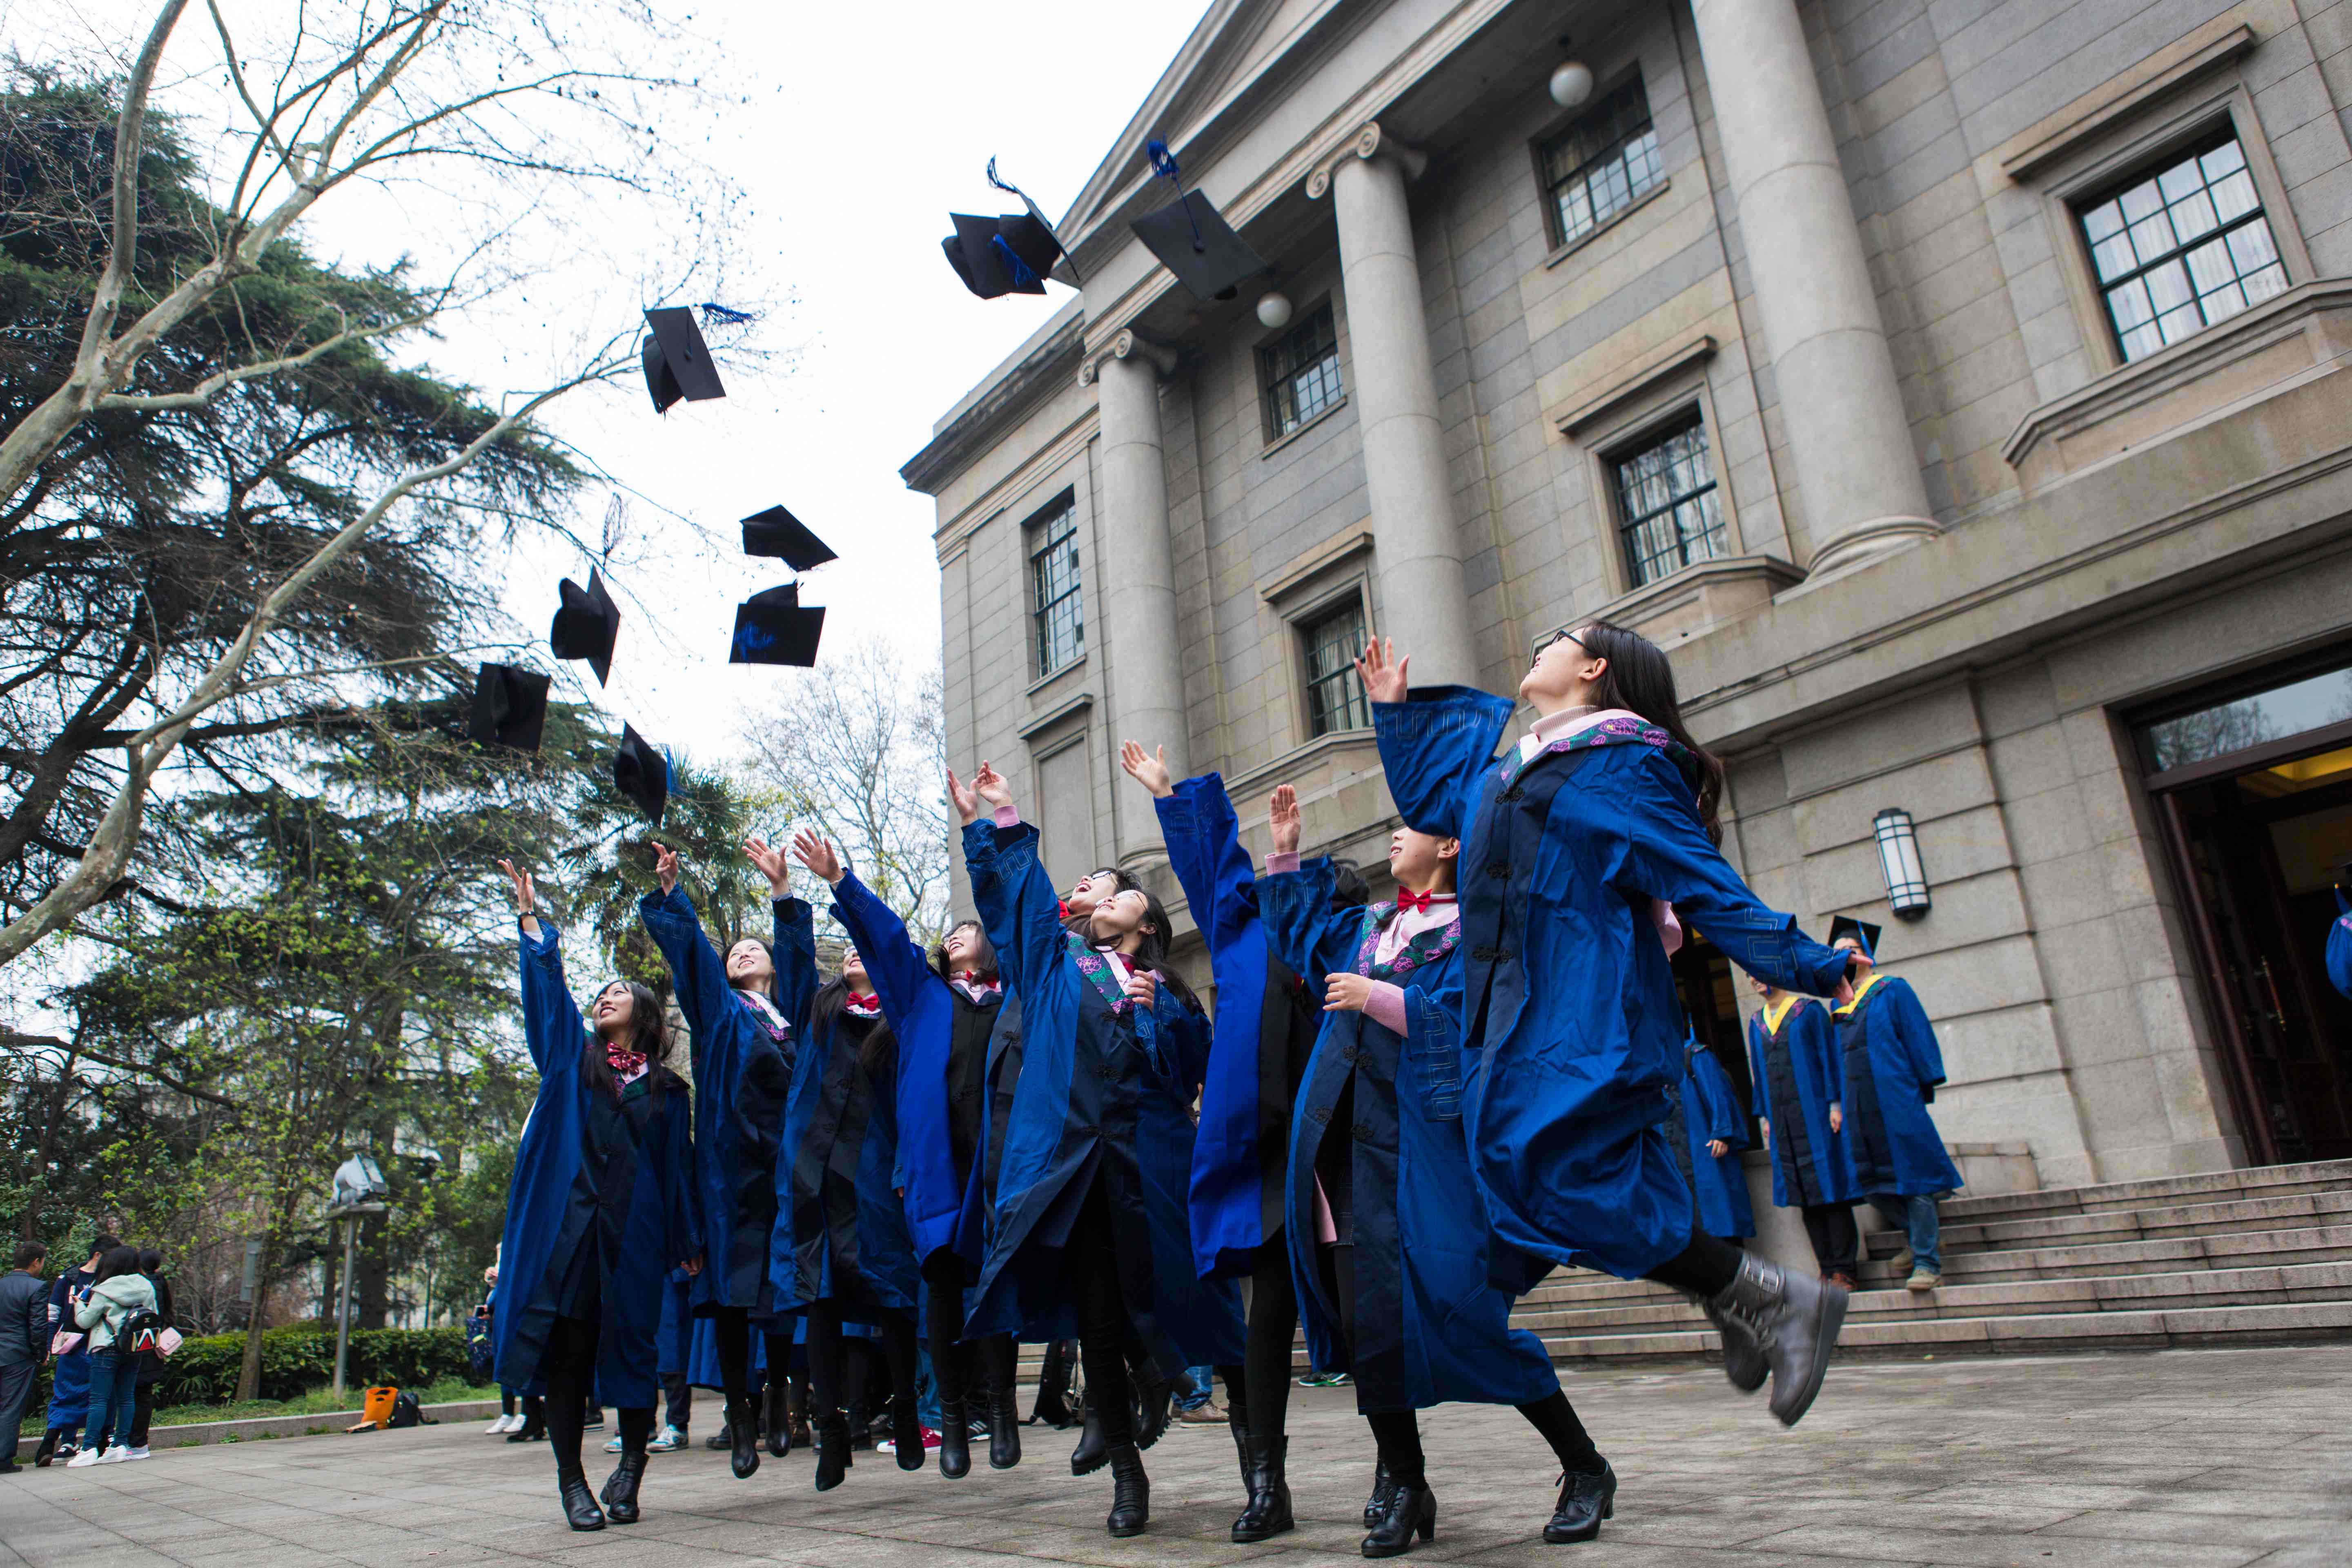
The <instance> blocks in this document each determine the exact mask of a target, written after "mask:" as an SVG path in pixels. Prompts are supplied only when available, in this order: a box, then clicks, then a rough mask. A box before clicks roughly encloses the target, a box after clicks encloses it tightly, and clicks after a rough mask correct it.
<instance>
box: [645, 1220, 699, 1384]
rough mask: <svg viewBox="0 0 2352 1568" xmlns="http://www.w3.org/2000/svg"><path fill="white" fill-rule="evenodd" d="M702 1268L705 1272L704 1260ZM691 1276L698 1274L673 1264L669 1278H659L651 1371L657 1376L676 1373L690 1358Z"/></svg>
mask: <svg viewBox="0 0 2352 1568" xmlns="http://www.w3.org/2000/svg"><path fill="white" fill-rule="evenodd" d="M708 1245H709V1244H708V1243H707V1242H706V1243H705V1246H706V1247H707V1246H708ZM703 1271H704V1272H705V1273H708V1272H709V1264H708V1262H706V1263H705V1264H704V1268H703ZM694 1278H698V1277H689V1276H688V1274H687V1272H686V1270H685V1269H683V1268H673V1269H671V1270H670V1272H669V1278H668V1279H665V1280H663V1281H662V1310H661V1327H660V1328H659V1329H658V1330H657V1331H656V1337H655V1340H654V1372H655V1373H656V1375H657V1376H660V1377H665V1378H668V1377H676V1376H677V1375H678V1374H679V1373H683V1372H685V1371H686V1370H687V1368H688V1365H689V1364H690V1363H692V1361H693V1358H694Z"/></svg>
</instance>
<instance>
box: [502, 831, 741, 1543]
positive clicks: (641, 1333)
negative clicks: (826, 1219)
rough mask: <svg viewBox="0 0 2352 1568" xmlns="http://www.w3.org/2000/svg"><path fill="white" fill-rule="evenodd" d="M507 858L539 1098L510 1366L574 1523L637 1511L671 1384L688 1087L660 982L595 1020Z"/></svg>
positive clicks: (517, 1251)
mask: <svg viewBox="0 0 2352 1568" xmlns="http://www.w3.org/2000/svg"><path fill="white" fill-rule="evenodd" d="M499 868H500V869H502V870H503V871H505V872H506V874H507V879H508V881H509V884H510V885H511V888H512V889H513V893H514V900H515V913H516V916H517V918H518V920H519V921H520V927H521V932H522V1022H523V1039H524V1041H525V1043H526V1044H527V1045H529V1047H530V1058H531V1062H532V1064H533V1065H534V1066H536V1067H537V1068H539V1096H538V1098H537V1100H534V1101H533V1102H532V1105H531V1110H530V1118H529V1120H528V1121H526V1122H525V1124H524V1126H523V1133H522V1144H521V1147H520V1148H519V1149H518V1150H517V1151H516V1152H515V1167H514V1178H513V1181H512V1182H511V1184H509V1187H508V1189H507V1216H506V1231H505V1236H504V1238H503V1240H502V1241H501V1242H500V1244H499V1271H500V1279H502V1281H503V1285H502V1287H501V1289H500V1290H499V1310H498V1317H497V1321H496V1323H495V1326H494V1328H493V1330H492V1337H493V1340H494V1342H495V1345H496V1353H497V1366H498V1379H499V1383H501V1384H507V1385H508V1386H510V1387H513V1388H517V1389H520V1390H521V1391H522V1393H524V1394H534V1395H540V1396H542V1397H543V1399H544V1401H545V1405H546V1412H547V1415H546V1419H547V1435H548V1439H549V1446H550V1447H551V1448H553V1449H554V1451H555V1476H556V1485H557V1488H558V1489H559V1490H560V1492H561V1493H562V1499H563V1516H564V1518H565V1520H566V1521H569V1522H570V1524H571V1526H572V1529H574V1530H602V1529H604V1523H605V1521H607V1520H608V1519H609V1520H610V1521H612V1522H613V1523H614V1524H634V1523H635V1522H636V1521H637V1519H638V1517H639V1513H638V1507H637V1487H638V1483H639V1482H640V1481H641V1480H643V1479H644V1477H645V1473H646V1439H647V1438H648V1437H650V1436H652V1435H653V1426H654V1402H655V1399H656V1395H657V1394H658V1392H659V1388H658V1384H657V1382H656V1372H655V1365H656V1360H657V1354H658V1352H657V1347H656V1340H657V1338H658V1336H659V1333H660V1330H661V1313H662V1295H663V1286H664V1283H665V1281H666V1280H667V1278H668V1275H669V1272H670V1270H671V1269H673V1268H685V1269H686V1270H687V1271H688V1273H690V1274H698V1273H699V1272H700V1270H701V1268H702V1234H701V1223H700V1216H699V1215H698V1213H697V1210H696V1205H695V1201H694V1144H693V1140H692V1138H691V1136H690V1134H689V1131H688V1103H687V1100H688V1097H687V1093H686V1086H685V1084H684V1083H683V1082H681V1081H680V1080H679V1079H678V1078H677V1075H676V1074H675V1073H673V1072H671V1071H670V1070H669V1069H668V1068H666V1067H664V1066H663V1065H662V1058H664V1057H665V1056H667V1054H668V1051H669V1037H668V1032H667V1030H666V1029H665V1028H664V1027H663V1026H662V1010H661V1005H660V1003H658V1002H656V1000H655V999H654V994H653V993H652V992H650V991H648V990H646V988H645V987H644V986H642V985H639V984H636V983H635V982H634V981H628V980H615V981H613V982H612V983H611V984H607V985H606V986H605V987H604V990H602V991H600V992H598V993H597V994H596V1001H595V1004H594V1005H593V1008H592V1009H591V1016H593V1019H594V1024H593V1027H592V1026H590V1025H589V1024H588V1023H587V1022H586V1021H583V1019H582V1018H581V1016H580V1010H579V1009H578V1007H576V1006H575V1005H573V1004H572V996H571V994H570V993H569V992H568V991H566V990H565V989H564V983H563V954H562V945H561V938H560V937H559V935H558V933H557V932H556V930H555V928H554V927H552V926H550V925H545V924H543V923H541V921H540V919H539V913H538V895H537V891H536V889H534V888H533V886H532V884H531V879H530V875H529V873H527V872H524V871H522V870H520V869H518V868H516V867H515V865H514V864H513V863H512V862H511V861H506V860H501V861H499ZM592 1395H593V1398H594V1399H595V1400H596V1401H597V1402H598V1403H600V1404H604V1405H615V1406H617V1407H618V1408H619V1410H620V1422H621V1442H622V1452H621V1462H620V1464H619V1465H618V1466H617V1467H615V1468H614V1471H613V1474H612V1477H611V1479H608V1480H606V1481H605V1483H604V1492H603V1503H604V1506H603V1507H602V1508H601V1509H600V1508H599V1507H598V1506H597V1502H598V1499H597V1496H596V1494H593V1493H592V1492H590V1491H589V1489H588V1482H587V1479H586V1477H585V1476H584V1474H583V1471H582V1468H581V1462H580V1433H581V1423H582V1417H583V1415H584V1413H585V1408H586V1405H587V1404H588V1402H589V1400H590V1398H591V1397H592Z"/></svg>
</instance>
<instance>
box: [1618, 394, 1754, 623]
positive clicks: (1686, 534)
mask: <svg viewBox="0 0 2352 1568" xmlns="http://www.w3.org/2000/svg"><path fill="white" fill-rule="evenodd" d="M1611 467H1612V469H1613V470H1614V471H1615V475H1616V479H1617V506H1618V517H1619V519H1620V521H1619V524H1618V526H1619V527H1620V528H1621V529H1622V531H1623V532H1624V536H1625V563H1626V567H1627V569H1628V570H1629V571H1630V572H1631V573H1632V574H1633V586H1635V587H1637V588H1638V587H1640V586H1642V585H1643V584H1645V583H1654V582H1656V581H1657V580H1658V579H1659V578H1661V577H1665V576H1670V575H1672V574H1675V573H1676V572H1679V571H1681V570H1682V569H1683V568H1684V567H1685V566H1688V565H1690V564H1691V563H1694V562H1698V561H1712V560H1714V559H1715V558H1716V557H1717V556H1718V555H1721V554H1723V553H1724V551H1725V548H1726V546H1725V543H1724V534H1723V511H1722V509H1721V505H1720V503H1718V502H1717V500H1716V495H1715V468H1714V466H1713V464H1712V463H1710V462H1709V461H1708V456H1707V449H1706V420H1705V418H1704V417H1703V416H1701V415H1700V413H1699V411H1698V410H1697V409H1696V408H1694V409H1692V410H1691V411H1690V414H1689V415H1688V416H1687V417H1685V419H1683V420H1682V421H1680V422H1679V423H1677V424H1675V425H1674V426H1671V427H1670V428H1668V429H1667V430H1666V431H1665V432H1664V434H1662V435H1657V436H1654V437H1649V438H1648V444H1647V445H1645V446H1643V447H1640V448H1638V449H1636V450H1634V451H1631V452H1628V453H1626V454H1624V455H1623V456H1622V457H1620V458H1615V459H1614V460H1613V461H1612V464H1611Z"/></svg>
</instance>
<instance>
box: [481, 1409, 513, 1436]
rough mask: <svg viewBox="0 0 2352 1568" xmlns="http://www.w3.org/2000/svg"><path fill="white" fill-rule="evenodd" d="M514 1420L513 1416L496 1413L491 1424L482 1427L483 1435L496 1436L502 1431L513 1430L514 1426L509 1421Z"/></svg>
mask: <svg viewBox="0 0 2352 1568" xmlns="http://www.w3.org/2000/svg"><path fill="white" fill-rule="evenodd" d="M513 1420H514V1417H513V1416H511V1415H505V1414H503V1413H501V1414H499V1415H495V1416H493V1417H491V1419H490V1424H489V1425H488V1426H485V1427H483V1428H482V1436H485V1437H495V1436H498V1435H499V1433H501V1432H506V1431H511V1430H512V1427H511V1426H510V1425H509V1423H511V1422H512V1421H513Z"/></svg>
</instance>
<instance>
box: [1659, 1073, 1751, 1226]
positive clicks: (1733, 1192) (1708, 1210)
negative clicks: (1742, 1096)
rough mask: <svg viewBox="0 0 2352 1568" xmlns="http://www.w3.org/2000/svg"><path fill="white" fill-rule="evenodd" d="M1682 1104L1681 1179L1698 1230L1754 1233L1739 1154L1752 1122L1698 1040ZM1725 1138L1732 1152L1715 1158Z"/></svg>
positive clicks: (1677, 1117) (1683, 1086)
mask: <svg viewBox="0 0 2352 1568" xmlns="http://www.w3.org/2000/svg"><path fill="white" fill-rule="evenodd" d="M1685 1056H1686V1060H1685V1064H1684V1067H1683V1080H1682V1084H1681V1093H1680V1096H1679V1100H1680V1103H1679V1104H1678V1106H1677V1107H1676V1110H1675V1117H1674V1121H1675V1123H1676V1124H1678V1130H1679V1131H1680V1132H1681V1134H1682V1140H1681V1142H1679V1143H1677V1144H1676V1145H1675V1147H1676V1149H1677V1150H1679V1151H1680V1152H1681V1154H1682V1155H1683V1156H1685V1158H1684V1159H1680V1160H1678V1161H1677V1162H1676V1163H1678V1164H1680V1165H1682V1168H1683V1178H1684V1180H1685V1181H1687V1182H1689V1183H1690V1184H1691V1196H1692V1198H1693V1199H1694V1200H1695V1201H1696V1203H1697V1205H1698V1227H1699V1229H1701V1230H1703V1231H1705V1232H1706V1233H1707V1235H1709V1236H1716V1237H1722V1238H1723V1239H1725V1240H1727V1241H1731V1240H1736V1239H1738V1238H1739V1237H1749V1236H1754V1235H1755V1234H1756V1210H1755V1207H1754V1205H1752V1204H1750V1203H1749V1201H1748V1175H1747V1173H1746V1172H1745V1171H1743V1170H1741V1168H1740V1164H1739V1152H1740V1151H1741V1150H1742V1149H1745V1148H1747V1147H1748V1118H1747V1117H1746V1116H1744V1115H1742V1114H1741V1113H1740V1110H1739V1101H1738V1096H1736V1095H1734V1094H1733V1093H1732V1090H1731V1080H1730V1079H1728V1078H1726V1077H1725V1076H1724V1072H1723V1068H1722V1066H1721V1064H1719V1063H1717V1061H1716V1059H1715V1054H1714V1053H1713V1052H1712V1051H1709V1050H1708V1049H1707V1048H1706V1047H1705V1046H1702V1045H1700V1044H1699V1043H1698V1042H1697V1041H1696V1040H1693V1041H1691V1042H1690V1043H1689V1044H1688V1045H1687V1046H1686V1047H1685ZM1718 1138H1719V1139H1721V1140H1722V1141H1723V1142H1725V1143H1726V1144H1727V1145H1728V1146H1729V1150H1730V1152H1728V1153H1726V1154H1724V1155H1722V1156H1721V1157H1719V1158H1718V1157H1717V1154H1716V1152H1715V1151H1714V1150H1712V1149H1710V1148H1708V1147H1707V1144H1708V1143H1709V1142H1711V1141H1713V1140H1715V1139H1718Z"/></svg>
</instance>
